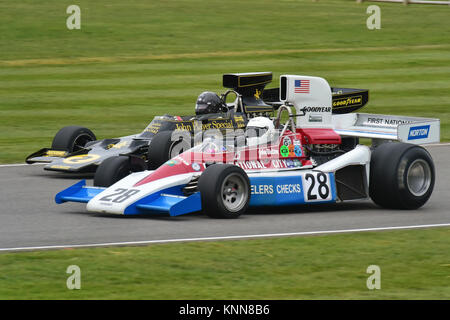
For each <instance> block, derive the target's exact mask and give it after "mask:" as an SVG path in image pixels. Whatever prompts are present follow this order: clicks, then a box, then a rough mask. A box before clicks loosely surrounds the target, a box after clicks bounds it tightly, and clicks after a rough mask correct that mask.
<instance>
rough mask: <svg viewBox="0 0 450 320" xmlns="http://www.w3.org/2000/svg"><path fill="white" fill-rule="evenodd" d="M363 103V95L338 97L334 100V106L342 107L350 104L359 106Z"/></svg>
mask: <svg viewBox="0 0 450 320" xmlns="http://www.w3.org/2000/svg"><path fill="white" fill-rule="evenodd" d="M361 104H362V96H355V97H348V98H341V99H336V100H334V101H333V107H335V108H342V107H348V106H359V105H361Z"/></svg>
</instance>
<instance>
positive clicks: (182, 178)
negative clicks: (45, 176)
mask: <svg viewBox="0 0 450 320" xmlns="http://www.w3.org/2000/svg"><path fill="white" fill-rule="evenodd" d="M150 173H151V171H142V172H136V173H132V174H130V175H128V176H127V177H125V178H123V179H122V180H120V181H118V182H116V183H115V184H113V185H112V186H110V187H109V188H107V189H106V190H105V191H104V192H102V193H100V194H98V195H97V196H95V197H94V198H92V199H91V200H90V201H89V202H88V204H87V210H88V211H94V212H107V213H114V214H123V213H124V211H125V209H126V208H127V207H128V206H130V205H132V204H133V203H135V202H137V201H139V200H140V199H142V198H144V197H147V196H148V195H151V194H153V193H156V192H158V191H161V190H163V189H167V188H170V187H174V186H177V185H182V184H186V183H188V182H189V181H190V180H191V179H192V176H193V174H194V173H184V174H179V175H174V176H169V177H166V178H162V179H160V180H157V181H155V182H152V183H146V184H143V185H141V186H137V187H135V186H134V185H135V184H136V183H138V182H139V181H141V180H142V179H143V178H145V177H146V176H148V175H149V174H150ZM118 189H126V190H131V189H132V190H139V192H138V193H136V194H135V195H133V196H131V197H129V198H128V199H126V200H125V201H123V202H120V203H118V202H114V201H102V198H105V197H108V196H111V195H113V194H114V193H115V192H117V190H118Z"/></svg>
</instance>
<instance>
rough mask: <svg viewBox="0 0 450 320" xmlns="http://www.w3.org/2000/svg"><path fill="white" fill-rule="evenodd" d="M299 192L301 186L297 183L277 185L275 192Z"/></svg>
mask: <svg viewBox="0 0 450 320" xmlns="http://www.w3.org/2000/svg"><path fill="white" fill-rule="evenodd" d="M301 192H302V188H301V186H300V184H299V183H297V184H279V185H277V193H279V194H286V193H287V194H289V193H301Z"/></svg>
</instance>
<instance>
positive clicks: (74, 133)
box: [52, 126, 97, 153]
mask: <svg viewBox="0 0 450 320" xmlns="http://www.w3.org/2000/svg"><path fill="white" fill-rule="evenodd" d="M95 140H97V138H96V137H95V134H94V133H93V132H92V131H91V130H89V129H88V128H84V127H79V126H68V127H64V128H62V129H61V130H59V131H58V132H57V133H56V135H55V137H54V138H53V142H52V149H53V150H62V151H68V152H69V153H72V152H76V151H78V150H80V149H82V148H83V147H84V146H85V145H86V144H87V143H89V142H91V141H95Z"/></svg>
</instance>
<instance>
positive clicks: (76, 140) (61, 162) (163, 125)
mask: <svg viewBox="0 0 450 320" xmlns="http://www.w3.org/2000/svg"><path fill="white" fill-rule="evenodd" d="M271 81H272V73H271V72H258V73H239V74H225V75H223V84H224V86H225V87H226V88H229V89H230V90H228V91H227V92H225V93H224V94H222V95H221V97H218V96H217V95H216V94H214V93H212V92H205V93H203V94H202V95H200V96H199V100H197V104H196V114H195V115H193V116H171V115H163V116H156V117H154V119H153V120H152V121H151V122H150V124H149V125H148V126H147V127H146V128H145V129H144V130H143V131H142V132H141V133H138V134H135V135H130V136H125V137H119V138H111V139H102V140H97V138H96V136H95V134H94V133H93V132H92V131H91V130H89V129H88V128H84V127H80V126H68V127H64V128H62V129H61V130H59V131H58V132H57V133H56V135H55V137H54V138H53V142H52V146H51V148H43V149H41V150H39V151H37V152H34V153H33V154H31V155H29V156H28V157H27V158H26V162H27V163H29V164H31V163H46V164H47V165H45V167H44V169H45V170H51V171H62V172H80V173H84V172H95V170H96V169H97V167H98V165H99V164H100V163H102V162H103V161H104V160H106V159H108V158H110V157H113V156H118V155H127V156H129V158H130V161H131V163H132V167H136V170H139V169H140V170H142V169H141V168H142V167H144V168H145V169H146V168H148V167H150V168H152V167H154V168H157V167H159V165H161V164H163V163H164V162H166V161H167V160H169V159H171V158H172V157H173V156H175V155H176V154H178V153H180V152H183V151H185V150H186V149H187V148H188V147H190V146H187V145H186V143H184V144H183V142H184V141H185V140H183V139H180V140H177V141H172V139H171V133H172V132H173V131H180V132H184V133H190V134H194V133H198V132H203V131H205V130H208V129H218V130H220V131H224V130H227V129H244V128H245V126H246V124H247V121H248V118H249V117H252V116H253V115H270V113H272V111H273V109H274V108H273V106H272V105H269V104H266V103H265V102H264V101H263V100H262V99H261V96H260V95H261V93H262V92H263V90H264V87H265V86H266V85H267V84H268V83H270V82H271ZM229 93H233V94H234V95H235V96H236V99H235V101H234V102H233V103H226V102H225V101H226V100H227V96H228V94H229ZM214 95H215V96H216V97H217V98H216V100H217V101H212V102H213V104H214V102H216V103H217V104H216V105H215V108H211V101H207V100H206V99H208V97H209V98H211V97H212V98H214ZM202 97H203V98H204V97H206V99H203V100H202ZM202 107H205V108H202ZM152 150H153V151H152ZM155 150H157V152H155Z"/></svg>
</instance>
